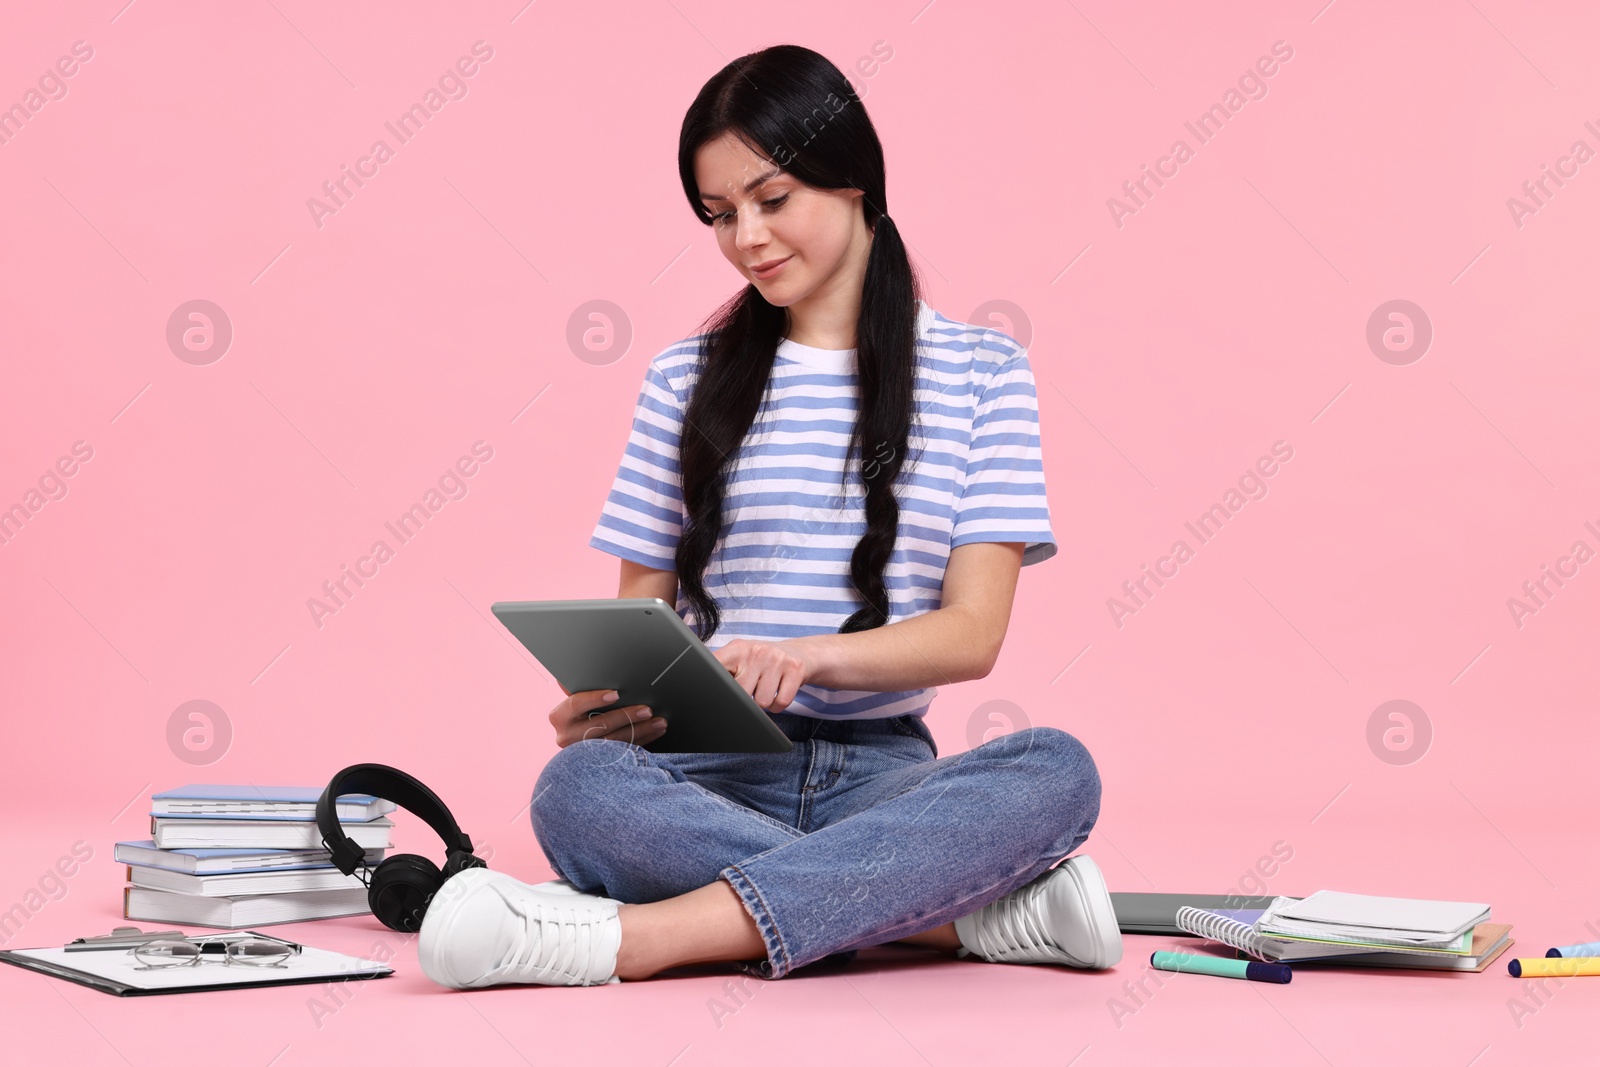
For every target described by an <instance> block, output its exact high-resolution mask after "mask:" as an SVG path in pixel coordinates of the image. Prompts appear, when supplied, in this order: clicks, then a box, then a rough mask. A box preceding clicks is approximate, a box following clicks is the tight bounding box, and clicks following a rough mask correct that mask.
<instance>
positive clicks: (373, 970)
mask: <svg viewBox="0 0 1600 1067" xmlns="http://www.w3.org/2000/svg"><path fill="white" fill-rule="evenodd" d="M247 937H256V938H261V939H262V940H266V941H277V942H279V943H281V944H286V945H294V944H295V943H294V942H292V941H284V940H283V939H282V938H279V937H272V936H271V935H270V934H263V933H260V932H258V931H255V930H239V931H230V932H229V933H225V934H202V935H195V936H191V937H189V938H188V940H191V941H230V940H238V939H242V938H247ZM295 947H296V948H297V949H298V951H297V952H296V953H295V954H294V955H292V956H290V957H289V959H288V960H286V961H285V962H284V965H283V966H282V967H271V968H268V967H251V966H245V965H225V964H221V963H202V964H198V965H195V966H186V967H168V968H162V969H159V970H152V971H141V970H138V969H137V961H135V960H134V958H133V956H132V954H131V952H130V951H128V950H121V951H117V950H112V949H104V950H101V951H98V952H84V951H82V950H81V949H80V950H78V951H70V952H69V949H68V948H67V947H66V946H61V947H57V948H19V949H7V950H4V951H0V962H3V963H10V964H13V965H14V966H17V967H22V968H25V969H27V970H30V971H38V972H39V973H40V974H46V975H49V976H50V977H52V978H60V979H62V980H64V981H68V982H74V983H76V984H78V985H84V986H88V987H89V988H90V989H98V990H100V992H102V993H110V994H111V995H112V996H116V997H143V996H157V995H160V994H163V993H200V992H205V991H207V990H212V989H258V988H260V987H262V986H272V985H297V984H303V983H307V982H340V981H360V980H365V979H369V978H387V977H389V976H390V975H392V974H394V968H392V967H389V966H387V965H385V964H382V963H378V962H376V961H374V960H368V959H362V958H360V957H359V956H346V955H344V954H343V953H339V952H330V951H328V950H326V949H320V948H312V947H311V946H310V945H295Z"/></svg>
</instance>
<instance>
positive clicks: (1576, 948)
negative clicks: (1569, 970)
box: [1545, 941, 1600, 960]
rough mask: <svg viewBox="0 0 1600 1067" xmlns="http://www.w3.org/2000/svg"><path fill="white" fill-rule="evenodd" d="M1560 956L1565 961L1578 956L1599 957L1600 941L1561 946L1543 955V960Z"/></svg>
mask: <svg viewBox="0 0 1600 1067" xmlns="http://www.w3.org/2000/svg"><path fill="white" fill-rule="evenodd" d="M1552 956H1562V957H1565V958H1566V959H1569V960H1570V959H1575V958H1577V957H1578V956H1600V941H1585V942H1584V943H1583V944H1581V945H1562V946H1561V947H1560V948H1553V949H1551V950H1550V951H1549V952H1546V953H1545V958H1546V959H1549V958H1550V957H1552Z"/></svg>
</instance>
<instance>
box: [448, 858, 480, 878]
mask: <svg viewBox="0 0 1600 1067" xmlns="http://www.w3.org/2000/svg"><path fill="white" fill-rule="evenodd" d="M487 866H489V865H488V864H487V863H485V862H483V858H482V857H481V856H474V855H473V854H472V853H470V852H451V853H450V854H449V855H448V856H446V857H445V859H444V872H443V873H444V878H446V879H448V878H452V877H454V876H455V875H458V874H460V873H461V872H462V871H467V870H471V869H472V868H474V867H487Z"/></svg>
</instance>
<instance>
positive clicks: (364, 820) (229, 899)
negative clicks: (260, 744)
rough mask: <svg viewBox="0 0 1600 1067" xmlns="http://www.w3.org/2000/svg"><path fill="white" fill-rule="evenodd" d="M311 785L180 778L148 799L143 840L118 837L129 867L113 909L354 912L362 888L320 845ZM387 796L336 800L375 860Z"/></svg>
mask: <svg viewBox="0 0 1600 1067" xmlns="http://www.w3.org/2000/svg"><path fill="white" fill-rule="evenodd" d="M321 795H322V790H321V789H320V788H316V787H304V788H302V787H283V786H248V785H247V786H229V785H189V786H184V787H183V788H182V789H170V790H167V791H166V792H164V793H156V794H155V795H153V796H152V797H151V798H150V805H151V806H150V837H151V839H150V840H149V841H119V842H117V848H116V854H115V855H116V860H117V862H118V863H126V864H127V865H128V885H127V887H126V888H125V889H124V890H123V905H122V913H123V915H124V916H125V917H126V918H129V919H144V920H149V921H153V922H165V923H175V924H178V925H188V926H216V927H221V928H223V929H226V930H239V929H243V928H245V927H252V926H266V925H269V924H271V923H285V922H300V921H303V920H306V919H329V918H333V917H335V916H339V915H362V914H365V913H366V912H367V910H368V908H367V891H366V889H365V887H363V886H362V884H361V882H360V881H359V880H358V879H357V878H356V876H355V875H346V874H343V873H341V872H340V871H339V870H338V868H336V867H334V865H333V858H332V856H331V855H330V854H329V853H328V851H327V849H325V848H323V847H322V838H321V835H320V834H319V833H318V832H317V824H316V822H315V813H316V806H317V798H318V797H319V796H321ZM394 809H395V805H394V804H393V802H391V801H388V800H381V799H379V798H377V797H373V796H365V795H359V794H350V795H347V796H343V797H340V798H339V802H338V815H339V821H340V823H342V824H343V827H344V832H345V835H346V836H348V837H349V838H350V840H352V841H354V842H355V843H356V844H358V845H360V846H361V847H362V848H364V849H366V850H367V855H366V861H367V865H368V866H369V867H375V866H377V865H378V863H380V862H381V861H382V860H383V854H384V851H385V850H386V849H388V848H389V845H390V841H389V831H390V829H391V828H392V827H393V825H394V823H393V822H392V821H390V820H389V819H387V818H385V816H386V815H387V814H388V813H389V812H391V811H393V810H394Z"/></svg>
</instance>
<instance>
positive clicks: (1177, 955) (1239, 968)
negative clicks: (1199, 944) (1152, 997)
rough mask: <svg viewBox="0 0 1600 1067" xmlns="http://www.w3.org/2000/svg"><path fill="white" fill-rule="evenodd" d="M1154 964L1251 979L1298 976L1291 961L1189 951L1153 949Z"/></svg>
mask: <svg viewBox="0 0 1600 1067" xmlns="http://www.w3.org/2000/svg"><path fill="white" fill-rule="evenodd" d="M1150 966H1152V967H1154V968H1156V969H1157V970H1160V971H1180V972H1183V973H1186V974H1214V975H1218V976H1219V977H1222V978H1244V979H1246V980H1248V981H1251V982H1278V983H1280V984H1283V983H1287V982H1288V981H1289V979H1290V978H1292V977H1294V972H1293V971H1291V970H1290V969H1289V967H1288V965H1287V964H1282V963H1257V962H1256V961H1254V960H1227V959H1222V958H1221V957H1218V956H1200V955H1195V954H1193V953H1189V952H1152V953H1150Z"/></svg>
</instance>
